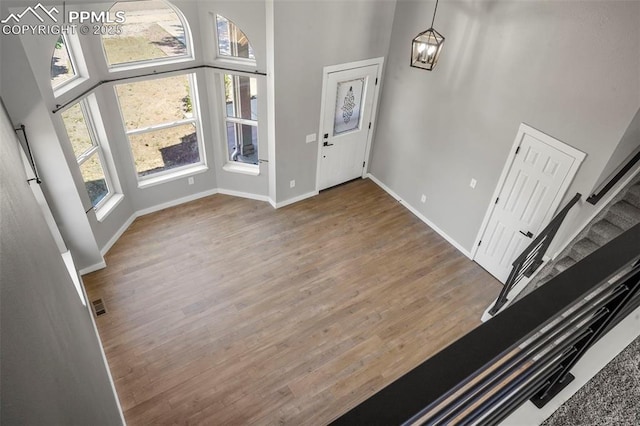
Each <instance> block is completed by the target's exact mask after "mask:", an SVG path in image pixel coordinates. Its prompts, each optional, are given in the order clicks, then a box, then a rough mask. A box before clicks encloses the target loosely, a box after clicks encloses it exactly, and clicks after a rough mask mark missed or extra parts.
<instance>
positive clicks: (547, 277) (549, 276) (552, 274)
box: [534, 268, 558, 289]
mask: <svg viewBox="0 0 640 426" xmlns="http://www.w3.org/2000/svg"><path fill="white" fill-rule="evenodd" d="M556 275H558V271H557V270H556V269H555V268H553V269H552V270H551V272H549V273H548V274H547V275H545V276H544V278H542V279H541V280H540V281H538V282H537V283H536V284H535V287H534V289H536V288H539V287H542V286H543V285H544V284H546V283H548V282H549V281H551V280H552V279H554V278H555V277H556Z"/></svg>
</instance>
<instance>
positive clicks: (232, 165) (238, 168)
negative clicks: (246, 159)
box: [220, 73, 260, 176]
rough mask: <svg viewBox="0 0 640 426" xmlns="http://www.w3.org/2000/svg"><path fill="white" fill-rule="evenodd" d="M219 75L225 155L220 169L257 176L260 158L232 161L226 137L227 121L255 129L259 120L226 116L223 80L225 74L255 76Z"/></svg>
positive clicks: (258, 126)
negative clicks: (256, 161) (255, 160)
mask: <svg viewBox="0 0 640 426" xmlns="http://www.w3.org/2000/svg"><path fill="white" fill-rule="evenodd" d="M220 75H221V80H222V82H221V92H220V93H221V95H220V100H221V103H222V130H223V132H224V138H223V141H224V152H225V154H226V156H225V164H224V166H222V169H223V170H225V171H227V172H232V173H241V174H245V175H251V176H258V175H260V160H258V164H251V163H243V162H242V161H232V160H231V153H230V152H229V141H228V139H227V137H228V136H227V123H234V124H244V125H247V126H253V127H255V128H256V129H259V128H260V122H259V119H258V120H250V119H248V118H239V117H229V116H227V99H226V86H225V82H224V77H225V75H229V76H231V77H237V76H238V77H249V78H255V77H252V76H250V75H245V74H239V73H234V74H228V73H223V74H220ZM256 133H258V131H257V130H256ZM259 153H260V150H259V148H258V156H259Z"/></svg>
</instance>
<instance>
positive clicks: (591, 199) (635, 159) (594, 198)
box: [587, 151, 640, 205]
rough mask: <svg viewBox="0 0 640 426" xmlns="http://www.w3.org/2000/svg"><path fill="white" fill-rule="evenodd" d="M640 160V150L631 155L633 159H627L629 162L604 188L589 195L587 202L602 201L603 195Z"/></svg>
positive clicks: (596, 202)
mask: <svg viewBox="0 0 640 426" xmlns="http://www.w3.org/2000/svg"><path fill="white" fill-rule="evenodd" d="M638 161H640V151H638V152H637V153H636V154H635V155H634V156H633V157H631V159H629V161H627V164H625V165H624V166H623V167H622V168H621V169H620V170H619V171H618V173H616V174H615V175H614V176H613V177H612V178H611V179H610V180H609V182H607V184H606V185H605V186H603V187H602V189H601V190H600V191H598V192H597V193H595V194H592V195H591V196H589V198H587V203H589V204H593V205H595V204H598V201H600V200H601V199H602V197H604V195H605V194H606V193H607V192H609V191H610V190H611V188H613V187H614V186H615V185H616V184H617V183H618V181H620V179H622V178H623V177H624V175H626V174H627V172H628V171H629V170H631V168H632V167H633V166H635V165H636V163H637V162H638Z"/></svg>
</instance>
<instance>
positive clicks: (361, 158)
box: [318, 65, 378, 190]
mask: <svg viewBox="0 0 640 426" xmlns="http://www.w3.org/2000/svg"><path fill="white" fill-rule="evenodd" d="M377 75H378V65H371V66H365V67H359V68H353V69H348V70H345V71H336V72H331V73H329V74H327V77H326V78H325V81H324V89H323V90H324V110H323V111H322V114H323V117H322V123H323V125H322V129H321V135H320V160H319V165H318V167H319V171H318V189H320V190H321V189H325V188H328V187H330V186H334V185H338V184H340V183H342V182H346V181H348V180H351V179H355V178H357V177H360V176H362V174H363V170H364V166H365V155H366V151H367V141H368V136H369V130H370V127H371V126H370V121H371V112H372V109H373V99H374V93H375V87H376V83H377V82H376V79H377Z"/></svg>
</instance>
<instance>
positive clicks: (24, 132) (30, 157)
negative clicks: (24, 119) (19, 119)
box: [13, 124, 42, 185]
mask: <svg viewBox="0 0 640 426" xmlns="http://www.w3.org/2000/svg"><path fill="white" fill-rule="evenodd" d="M13 130H14V131H15V132H16V133H18V132H22V135H23V136H24V146H22V148H23V149H24V151H26V154H27V155H28V160H29V165H30V166H31V170H32V171H33V176H34V177H33V178H31V179H27V182H29V183H31V182H33V181H35V183H37V184H38V185H40V184H41V183H42V179H40V176H39V175H38V168H37V167H36V160H35V159H34V158H33V152H31V145H29V138H27V127H26V126H25V125H24V124H21V125H20V127H18V128H16V129H13ZM20 145H22V144H20Z"/></svg>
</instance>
